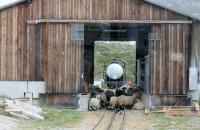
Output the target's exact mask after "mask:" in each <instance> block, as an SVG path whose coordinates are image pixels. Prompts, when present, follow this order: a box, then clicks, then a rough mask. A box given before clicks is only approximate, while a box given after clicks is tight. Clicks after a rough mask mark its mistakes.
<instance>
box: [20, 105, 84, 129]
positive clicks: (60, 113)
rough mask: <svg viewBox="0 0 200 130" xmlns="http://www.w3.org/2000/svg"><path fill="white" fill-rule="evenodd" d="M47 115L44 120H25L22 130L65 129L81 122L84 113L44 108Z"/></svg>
mask: <svg viewBox="0 0 200 130" xmlns="http://www.w3.org/2000/svg"><path fill="white" fill-rule="evenodd" d="M43 110H44V112H45V113H46V114H45V119H44V120H40V121H37V120H24V121H21V122H20V124H21V125H22V126H23V128H20V130H37V129H38V128H39V129H42V130H49V129H51V128H56V127H65V126H67V125H70V124H73V123H77V122H79V121H80V120H81V119H82V117H83V113H81V112H78V111H76V110H71V109H56V108H47V107H46V108H44V109H43Z"/></svg>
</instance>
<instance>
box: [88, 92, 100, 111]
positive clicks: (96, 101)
mask: <svg viewBox="0 0 200 130" xmlns="http://www.w3.org/2000/svg"><path fill="white" fill-rule="evenodd" d="M99 108H100V98H99V96H98V95H97V96H96V98H91V99H90V102H89V107H88V109H89V110H90V111H92V110H94V111H96V110H97V109H99Z"/></svg>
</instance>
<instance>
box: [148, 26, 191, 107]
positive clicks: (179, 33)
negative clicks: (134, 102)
mask: <svg viewBox="0 0 200 130" xmlns="http://www.w3.org/2000/svg"><path fill="white" fill-rule="evenodd" d="M188 38H189V25H187V24H161V25H154V26H153V29H152V35H151V36H150V38H149V44H150V87H151V94H152V95H163V94H167V95H184V94H186V93H187V81H188V77H187V72H188V45H189V43H188V42H189V41H188ZM161 100H162V98H161ZM173 101H174V100H173V99H172V100H171V102H173ZM168 102H170V101H168ZM171 104H172V103H171Z"/></svg>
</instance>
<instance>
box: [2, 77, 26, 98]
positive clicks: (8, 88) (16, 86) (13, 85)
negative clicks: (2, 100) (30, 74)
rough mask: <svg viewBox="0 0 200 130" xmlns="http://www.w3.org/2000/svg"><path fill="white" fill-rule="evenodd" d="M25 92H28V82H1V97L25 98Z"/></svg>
mask: <svg viewBox="0 0 200 130" xmlns="http://www.w3.org/2000/svg"><path fill="white" fill-rule="evenodd" d="M24 92H27V82H24V81H0V96H6V97H10V98H23V97H24Z"/></svg>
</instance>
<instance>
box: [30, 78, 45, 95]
mask: <svg viewBox="0 0 200 130" xmlns="http://www.w3.org/2000/svg"><path fill="white" fill-rule="evenodd" d="M28 92H32V93H33V98H39V94H45V92H46V89H45V82H40V81H38V82H35V81H30V82H28Z"/></svg>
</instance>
